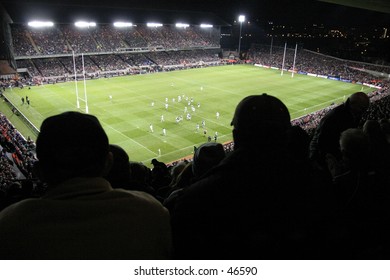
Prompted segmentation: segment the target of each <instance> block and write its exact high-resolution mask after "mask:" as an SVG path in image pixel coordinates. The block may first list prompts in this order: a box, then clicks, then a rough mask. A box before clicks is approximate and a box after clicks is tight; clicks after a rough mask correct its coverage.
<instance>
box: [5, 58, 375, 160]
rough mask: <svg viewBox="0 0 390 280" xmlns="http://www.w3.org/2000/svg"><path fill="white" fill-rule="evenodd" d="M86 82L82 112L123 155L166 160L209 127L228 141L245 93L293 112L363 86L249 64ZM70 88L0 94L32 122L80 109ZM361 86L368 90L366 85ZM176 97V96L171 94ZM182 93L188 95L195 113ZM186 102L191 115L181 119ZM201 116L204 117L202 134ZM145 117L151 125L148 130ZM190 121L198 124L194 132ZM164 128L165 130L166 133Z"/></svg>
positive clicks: (188, 148)
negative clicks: (266, 97) (92, 118)
mask: <svg viewBox="0 0 390 280" xmlns="http://www.w3.org/2000/svg"><path fill="white" fill-rule="evenodd" d="M85 86H86V91H87V100H88V109H89V113H90V114H93V115H96V116H97V117H98V118H99V120H100V121H101V123H102V125H103V127H104V129H105V130H106V132H107V134H108V136H109V139H110V142H111V143H114V144H118V145H120V146H121V147H123V148H124V149H125V150H126V151H127V152H128V154H129V157H130V160H133V161H141V162H143V163H145V164H146V165H148V166H150V161H151V159H153V158H158V159H159V160H160V161H163V162H166V163H168V162H171V161H174V160H177V159H180V158H183V157H186V156H190V155H191V154H192V152H193V147H194V146H198V145H200V144H202V143H204V142H206V141H207V136H208V135H210V136H211V137H212V138H213V137H214V134H215V132H218V142H221V143H224V142H227V141H230V140H232V134H231V130H232V127H231V126H230V122H231V120H232V117H233V113H234V109H235V106H236V105H237V103H238V102H239V101H240V100H241V99H242V98H243V97H245V96H247V95H251V94H261V93H268V94H270V95H274V96H277V97H278V98H279V99H281V100H282V101H283V102H284V103H285V104H286V105H287V107H288V108H289V111H290V114H291V118H292V119H294V118H298V117H300V116H302V115H306V114H308V113H310V112H313V111H317V110H319V109H321V108H324V107H326V106H329V105H330V103H332V102H334V103H341V102H342V101H344V100H345V98H347V97H348V96H349V95H350V94H351V93H353V92H355V91H360V90H361V89H362V86H361V85H355V84H350V83H343V82H338V81H332V80H327V79H321V78H313V77H309V76H305V75H297V74H295V75H294V77H293V78H292V77H291V73H287V72H284V74H283V75H281V73H280V71H277V70H271V69H262V68H258V67H255V66H252V65H234V66H233V65H230V66H222V67H210V68H204V69H191V70H184V71H174V72H164V73H155V74H145V75H137V76H125V77H117V78H110V79H107V78H102V79H99V80H87V81H86V85H85ZM75 88H76V87H75V83H74V82H68V83H58V84H55V85H44V86H35V87H32V88H31V89H30V90H29V89H27V88H26V87H25V88H24V89H13V90H10V89H7V90H6V92H5V95H6V96H7V98H9V99H10V100H11V102H12V103H13V104H15V105H16V106H17V107H18V109H19V110H20V111H21V112H22V113H23V114H24V115H25V116H26V117H27V118H28V119H29V120H30V121H31V122H32V123H33V124H34V125H35V126H36V127H37V128H39V127H40V125H41V123H42V121H43V120H44V119H45V118H46V117H48V116H51V115H54V114H58V113H61V112H64V111H68V110H79V111H82V112H85V105H86V104H85V102H83V101H82V100H80V109H77V107H76V90H75ZM364 90H365V91H366V92H368V91H370V89H369V88H368V87H365V88H364ZM78 92H79V97H80V98H82V99H84V83H83V81H80V82H78ZM26 95H28V96H29V99H30V100H31V104H30V106H28V105H27V104H24V105H22V102H21V97H22V96H26ZM110 96H111V97H112V98H110ZM179 96H181V98H182V100H181V102H179V101H178V97H179ZM166 98H168V102H167V103H168V109H166V108H165V103H166ZM186 98H188V101H190V99H191V98H192V99H193V102H192V104H193V105H194V107H195V112H193V111H192V110H191V106H189V105H188V101H187V100H186ZM173 99H175V100H174V101H173ZM153 102H154V106H152V103H153ZM198 103H199V105H200V106H199V107H198ZM186 106H187V110H188V112H189V113H190V114H191V116H192V118H191V120H186V113H184V110H185V107H186ZM1 108H2V111H3V112H5V111H6V110H7V109H5V108H4V105H2V107H1ZM217 112H219V114H220V117H219V119H218V118H217V117H216V113H217ZM7 115H9V114H7ZM162 115H164V121H163V122H162V121H161V116H162ZM177 116H183V120H182V121H181V122H179V123H177V122H176V117H177ZM17 118H18V117H16V116H10V120H11V122H12V123H14V125H15V126H16V127H17V128H18V129H19V130H20V131H21V132H22V134H23V135H24V136H25V137H27V136H30V137H31V138H32V139H35V135H34V134H33V133H32V132H31V131H30V130H28V129H27V128H25V127H24V126H23V125H22V124H20V121H19V120H17ZM202 120H204V121H205V123H206V129H207V134H206V136H204V133H203V129H202V126H201V122H202ZM150 124H152V126H153V130H154V132H151V131H150ZM197 124H199V125H200V129H199V131H198V132H197V129H196V125H197ZM163 128H165V129H166V135H165V136H164V135H163ZM64 133H67V132H66V131H64ZM159 151H160V152H161V155H159Z"/></svg>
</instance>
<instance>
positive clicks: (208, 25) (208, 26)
mask: <svg viewBox="0 0 390 280" xmlns="http://www.w3.org/2000/svg"><path fill="white" fill-rule="evenodd" d="M200 27H202V28H211V27H213V25H212V24H205V23H202V24H201V25H200Z"/></svg>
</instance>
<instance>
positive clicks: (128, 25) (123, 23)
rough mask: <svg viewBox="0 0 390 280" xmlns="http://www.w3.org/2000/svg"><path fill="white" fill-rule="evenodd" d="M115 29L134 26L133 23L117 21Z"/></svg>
mask: <svg viewBox="0 0 390 280" xmlns="http://www.w3.org/2000/svg"><path fill="white" fill-rule="evenodd" d="M114 26H115V27H131V26H133V24H132V23H131V22H122V21H117V22H114Z"/></svg>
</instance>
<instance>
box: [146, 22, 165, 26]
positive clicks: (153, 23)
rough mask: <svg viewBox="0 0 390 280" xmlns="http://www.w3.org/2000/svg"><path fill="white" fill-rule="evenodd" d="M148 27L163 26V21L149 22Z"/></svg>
mask: <svg viewBox="0 0 390 280" xmlns="http://www.w3.org/2000/svg"><path fill="white" fill-rule="evenodd" d="M146 26H147V27H161V26H163V25H162V23H155V22H148V23H147V24H146Z"/></svg>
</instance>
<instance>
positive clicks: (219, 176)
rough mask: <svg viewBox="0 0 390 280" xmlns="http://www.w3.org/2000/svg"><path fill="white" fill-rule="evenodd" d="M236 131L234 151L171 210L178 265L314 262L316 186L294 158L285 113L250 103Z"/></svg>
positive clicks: (242, 107) (278, 106)
mask: <svg viewBox="0 0 390 280" xmlns="http://www.w3.org/2000/svg"><path fill="white" fill-rule="evenodd" d="M232 125H233V126H234V128H233V139H234V144H235V145H234V151H233V152H231V153H230V154H228V155H227V156H226V158H225V159H223V160H222V161H221V162H220V164H219V165H218V166H216V167H215V168H213V169H212V170H210V171H209V172H208V173H207V174H205V175H204V177H202V178H201V179H200V180H199V181H197V182H195V183H194V184H191V185H190V186H188V187H187V188H185V189H183V191H182V192H181V194H180V196H179V197H177V199H176V201H175V203H174V205H172V208H170V211H171V217H172V229H173V240H174V250H175V254H176V255H175V258H190V259H290V258H306V257H307V256H308V255H310V256H311V257H313V255H311V253H309V251H310V250H311V246H309V245H308V243H307V241H308V239H307V236H306V233H307V232H306V230H305V229H306V228H307V226H306V225H305V223H306V222H308V221H309V218H308V217H309V216H310V213H311V211H309V209H307V208H306V207H305V205H306V202H305V196H304V193H305V189H306V188H307V187H308V186H310V182H308V181H306V178H305V177H303V175H302V174H301V171H300V168H299V166H298V165H297V164H296V162H294V161H293V160H292V159H291V157H290V155H289V152H288V148H287V141H288V139H287V135H286V133H287V131H288V130H289V129H290V128H291V124H290V114H289V112H288V110H287V108H286V106H285V105H284V104H283V103H282V102H281V101H280V100H279V99H277V98H276V97H273V96H270V95H267V94H263V95H253V96H248V97H246V98H244V99H243V100H242V101H241V102H240V103H239V104H238V106H237V108H236V111H235V114H234V118H233V121H232ZM293 185H294V186H297V187H292V186H293ZM316 249H317V248H316Z"/></svg>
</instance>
